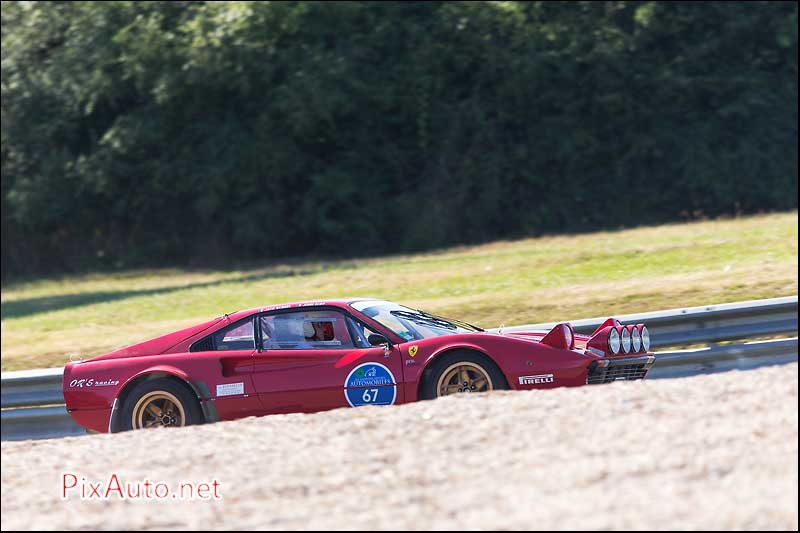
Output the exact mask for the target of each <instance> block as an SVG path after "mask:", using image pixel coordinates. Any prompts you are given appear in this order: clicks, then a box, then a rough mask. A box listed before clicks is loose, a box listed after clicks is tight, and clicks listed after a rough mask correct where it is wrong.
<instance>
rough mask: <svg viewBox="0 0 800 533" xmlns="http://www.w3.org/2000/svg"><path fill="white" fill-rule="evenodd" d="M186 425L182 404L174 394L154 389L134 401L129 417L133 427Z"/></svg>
mask: <svg viewBox="0 0 800 533" xmlns="http://www.w3.org/2000/svg"><path fill="white" fill-rule="evenodd" d="M185 425H186V413H185V411H184V410H183V405H182V404H181V402H180V401H179V400H178V398H176V397H175V395H173V394H171V393H169V392H167V391H163V390H156V391H152V392H148V393H147V394H145V395H144V396H142V397H141V398H139V401H138V402H136V405H135V406H134V408H133V415H132V417H131V427H133V429H148V428H157V427H183V426H185Z"/></svg>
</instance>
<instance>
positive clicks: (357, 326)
mask: <svg viewBox="0 0 800 533" xmlns="http://www.w3.org/2000/svg"><path fill="white" fill-rule="evenodd" d="M347 325H348V326H349V328H350V332H351V333H352V335H353V341H354V342H355V345H356V346H357V347H359V348H372V345H370V343H369V340H368V339H369V336H370V335H372V334H373V333H377V331H374V330H373V329H372V328H369V327H367V326H365V325H364V324H363V323H362V322H360V321H358V320H355V319H354V318H353V317H347Z"/></svg>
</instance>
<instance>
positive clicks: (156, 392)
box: [115, 378, 203, 431]
mask: <svg viewBox="0 0 800 533" xmlns="http://www.w3.org/2000/svg"><path fill="white" fill-rule="evenodd" d="M159 396H171V397H172V398H174V399H175V400H177V402H178V403H179V404H180V405H176V406H175V408H176V409H175V411H176V412H178V413H179V414H180V415H181V419H182V423H181V424H180V426H191V425H193V424H200V423H202V422H203V413H202V411H201V410H200V404H199V403H198V401H197V397H196V396H195V394H194V392H192V390H191V389H190V388H189V387H188V386H187V385H184V384H183V383H180V382H179V381H177V380H175V379H170V378H157V379H149V380H147V381H143V382H142V383H139V384H138V385H136V386H135V387H134V388H133V389H132V390H131V391H130V393H129V394H128V395H127V397H126V398H125V402H124V404H123V406H122V409H120V412H119V418H118V419H117V422H116V424H115V426H116V428H117V431H128V430H131V429H134V420H133V419H134V410H135V409H137V406H138V408H139V409H143V407H142V406H141V405H139V403H140V401H141V400H145V401H147V398H149V397H155V398H156V399H157V398H158V397H159ZM154 401H157V400H154ZM172 403H174V402H172ZM144 405H145V406H146V404H144ZM175 418H177V417H173V420H174V419H175ZM136 429H141V428H139V427H137V428H136Z"/></svg>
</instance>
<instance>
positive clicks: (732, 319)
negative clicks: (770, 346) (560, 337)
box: [493, 296, 797, 348]
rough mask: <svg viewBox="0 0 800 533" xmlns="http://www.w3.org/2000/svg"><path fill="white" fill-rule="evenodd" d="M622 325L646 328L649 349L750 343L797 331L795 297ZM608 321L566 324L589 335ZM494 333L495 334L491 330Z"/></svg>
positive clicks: (626, 319)
mask: <svg viewBox="0 0 800 533" xmlns="http://www.w3.org/2000/svg"><path fill="white" fill-rule="evenodd" d="M615 317H616V318H618V319H619V320H620V321H621V322H622V323H623V324H639V323H642V322H643V323H645V324H647V329H649V330H650V337H651V338H652V347H653V348H663V347H668V346H682V345H683V346H686V345H691V344H708V343H713V342H720V341H733V340H739V339H752V338H754V337H766V336H770V335H782V334H786V333H791V332H796V331H797V296H788V297H785V298H772V299H769V300H750V301H746V302H737V303H730V304H719V305H704V306H700V307H687V308H685V309H670V310H668V311H656V312H654V313H638V314H633V315H621V316H616V315H615ZM606 318H608V317H607V316H605V317H600V318H587V319H584V320H575V321H573V322H570V323H571V324H572V327H573V328H574V329H575V332H576V333H581V334H585V335H588V334H591V333H592V332H593V331H594V330H595V329H597V326H599V325H600V324H602V323H603V321H604V320H605V319H606ZM556 324H558V322H549V323H546V324H533V325H527V326H512V327H508V328H503V331H505V332H513V331H523V330H526V329H545V330H549V329H551V328H552V327H553V326H555V325H556ZM493 331H497V330H493Z"/></svg>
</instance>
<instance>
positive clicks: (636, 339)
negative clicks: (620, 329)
mask: <svg viewBox="0 0 800 533" xmlns="http://www.w3.org/2000/svg"><path fill="white" fill-rule="evenodd" d="M631 344H632V345H633V351H634V352H638V351H639V350H641V349H642V336H641V335H640V334H639V328H637V327H636V326H633V329H632V330H631Z"/></svg>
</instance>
